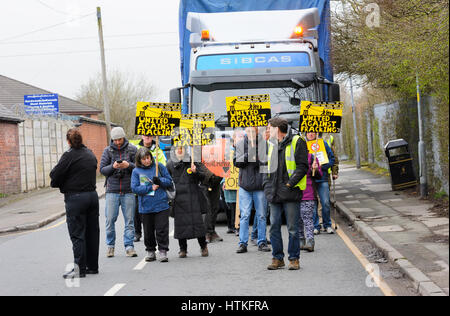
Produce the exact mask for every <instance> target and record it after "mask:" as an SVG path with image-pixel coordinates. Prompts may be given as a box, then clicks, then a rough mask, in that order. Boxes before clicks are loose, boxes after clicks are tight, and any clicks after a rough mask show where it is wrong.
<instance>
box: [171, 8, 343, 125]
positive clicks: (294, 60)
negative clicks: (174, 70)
mask: <svg viewBox="0 0 450 316" xmlns="http://www.w3.org/2000/svg"><path fill="white" fill-rule="evenodd" d="M329 23H330V1H329V0H272V1H270V0H266V1H260V0H246V1H241V0H214V1H213V0H181V1H180V7H179V36H180V58H181V75H182V84H183V87H178V88H174V89H172V90H171V91H170V101H171V102H182V103H183V108H182V109H183V113H207V112H212V113H214V114H215V119H216V126H217V127H219V128H221V127H225V126H226V125H227V115H226V105H225V98H226V97H229V96H243V95H258V94H270V101H271V108H272V117H273V116H275V115H280V116H284V117H285V118H286V119H288V121H290V122H291V123H292V125H293V127H294V128H295V127H298V120H299V102H300V100H314V101H338V100H339V97H340V96H339V85H338V84H336V83H334V82H333V71H332V66H331V56H330V24H329Z"/></svg>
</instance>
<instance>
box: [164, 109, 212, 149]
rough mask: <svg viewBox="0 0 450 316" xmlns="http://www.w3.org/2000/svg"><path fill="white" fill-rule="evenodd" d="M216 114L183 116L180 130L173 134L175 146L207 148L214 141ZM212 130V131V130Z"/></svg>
mask: <svg viewBox="0 0 450 316" xmlns="http://www.w3.org/2000/svg"><path fill="white" fill-rule="evenodd" d="M214 127H215V121H214V113H201V114H182V115H181V121H180V128H179V129H178V130H176V131H175V132H174V133H173V135H172V136H173V139H172V141H173V145H174V146H205V145H210V144H211V141H212V137H211V136H212V135H211V134H212V132H213V130H212V129H214ZM210 128H211V130H210Z"/></svg>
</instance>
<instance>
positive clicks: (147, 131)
mask: <svg viewBox="0 0 450 316" xmlns="http://www.w3.org/2000/svg"><path fill="white" fill-rule="evenodd" d="M180 120H181V103H154V102H138V103H137V106H136V124H135V134H136V135H147V136H171V134H172V131H173V130H174V129H175V128H176V127H178V126H180Z"/></svg>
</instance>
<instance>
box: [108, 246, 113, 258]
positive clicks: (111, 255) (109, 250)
mask: <svg viewBox="0 0 450 316" xmlns="http://www.w3.org/2000/svg"><path fill="white" fill-rule="evenodd" d="M106 257H107V258H112V257H114V247H108V251H107V252H106Z"/></svg>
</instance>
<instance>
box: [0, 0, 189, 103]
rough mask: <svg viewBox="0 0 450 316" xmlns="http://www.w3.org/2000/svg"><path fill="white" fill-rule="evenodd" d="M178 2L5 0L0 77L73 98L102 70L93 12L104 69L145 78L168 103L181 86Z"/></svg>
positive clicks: (0, 17)
mask: <svg viewBox="0 0 450 316" xmlns="http://www.w3.org/2000/svg"><path fill="white" fill-rule="evenodd" d="M178 4H179V0H164V1H156V0H127V1H122V0H120V1H119V0H2V1H0V74H1V75H4V76H7V77H10V78H13V79H16V80H19V81H23V82H25V83H29V84H31V85H34V86H37V87H39V88H43V89H46V90H49V91H52V92H54V93H58V94H61V95H63V96H66V97H70V98H74V97H75V95H76V94H77V92H78V90H79V88H80V87H81V85H82V84H85V83H87V82H88V80H89V79H90V78H92V77H94V76H95V75H96V74H97V73H99V72H100V71H101V63H100V48H99V40H98V27H97V17H96V7H97V6H99V7H101V10H102V20H103V35H104V41H105V49H106V68H107V70H119V71H124V72H130V73H131V74H134V75H137V76H139V75H143V76H145V77H146V78H147V79H148V82H149V83H151V84H153V85H154V86H155V88H156V94H155V99H154V100H148V101H160V102H168V98H169V97H168V94H169V93H168V91H169V89H171V88H174V87H178V86H180V85H181V75H180V70H179V69H180V62H179V49H178Z"/></svg>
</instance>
